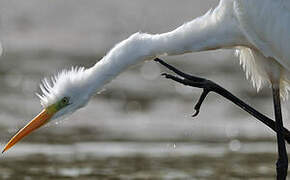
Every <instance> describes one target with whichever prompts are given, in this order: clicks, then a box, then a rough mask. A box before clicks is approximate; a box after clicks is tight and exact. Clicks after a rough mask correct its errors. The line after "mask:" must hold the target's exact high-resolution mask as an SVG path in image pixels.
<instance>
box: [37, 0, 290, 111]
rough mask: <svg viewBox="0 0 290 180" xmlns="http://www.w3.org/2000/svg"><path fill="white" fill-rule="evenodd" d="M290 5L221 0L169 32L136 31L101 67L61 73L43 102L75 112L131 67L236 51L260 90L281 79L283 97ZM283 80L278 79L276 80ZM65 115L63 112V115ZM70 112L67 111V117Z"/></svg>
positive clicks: (273, 0) (288, 54)
mask: <svg viewBox="0 0 290 180" xmlns="http://www.w3.org/2000/svg"><path fill="white" fill-rule="evenodd" d="M289 7H290V3H289V1H287V0H221V1H220V3H219V5H218V7H216V8H215V9H214V10H209V11H208V12H207V13H206V14H205V15H203V16H201V17H199V18H196V19H194V20H192V21H190V22H187V23H185V24H183V25H182V26H180V27H178V28H177V29H175V30H173V31H171V32H167V33H163V34H155V35H151V34H146V33H140V32H138V33H135V34H133V35H131V36H130V37H129V38H128V39H126V40H124V41H122V42H120V43H119V44H117V45H116V46H115V47H114V48H112V49H111V50H110V51H109V52H108V54H107V55H106V56H105V57H103V58H102V59H101V60H100V61H99V62H98V63H96V65H95V66H93V67H91V68H89V69H82V68H81V69H72V70H65V71H64V72H61V73H59V74H58V75H57V76H56V78H52V79H53V80H52V82H51V83H50V82H47V81H44V83H43V84H44V85H43V87H44V88H43V87H42V88H41V89H42V92H43V95H41V96H40V99H41V103H42V105H43V106H44V107H47V106H49V105H51V104H54V103H55V102H57V101H59V100H60V99H61V98H63V97H64V96H69V97H70V98H71V99H72V105H71V106H69V107H67V108H69V109H70V110H69V111H74V110H76V109H78V108H79V107H82V106H84V105H85V104H86V103H87V101H88V100H89V99H90V97H91V96H92V95H93V94H94V93H95V92H96V91H98V90H100V89H101V88H102V87H103V86H104V85H105V84H106V83H108V82H109V81H110V80H112V79H113V78H114V77H116V76H117V75H118V74H119V73H121V72H122V71H124V70H125V69H126V68H127V67H129V66H131V65H133V64H136V63H138V62H142V61H144V60H150V59H152V58H154V57H157V56H160V55H178V54H184V53H189V52H197V51H205V50H214V49H220V48H233V49H236V50H237V54H238V56H239V58H240V62H241V64H242V66H243V68H244V70H245V72H246V75H247V77H248V78H250V79H251V81H252V82H253V85H254V86H255V87H256V88H257V90H259V89H261V88H262V87H263V86H264V85H265V84H267V83H269V82H272V81H274V80H276V79H277V78H278V80H279V82H280V88H281V96H282V97H284V98H286V97H287V96H288V93H287V91H288V90H289V80H288V78H287V77H288V76H287V73H288V71H289V69H290V61H289V60H288V59H287V57H290V51H289V50H288V48H289V47H290V36H289V35H288V30H289V29H290V21H289V19H290V13H289V12H290V11H289ZM276 76H277V77H276ZM62 114H63V113H62ZM64 114H65V113H64Z"/></svg>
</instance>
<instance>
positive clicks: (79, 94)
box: [3, 68, 93, 152]
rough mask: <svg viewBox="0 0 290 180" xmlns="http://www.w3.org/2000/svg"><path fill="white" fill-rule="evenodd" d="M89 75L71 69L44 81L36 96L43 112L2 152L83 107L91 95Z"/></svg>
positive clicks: (76, 69)
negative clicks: (49, 123)
mask: <svg viewBox="0 0 290 180" xmlns="http://www.w3.org/2000/svg"><path fill="white" fill-rule="evenodd" d="M89 73H90V72H89V71H88V70H85V69H84V68H71V69H70V70H63V71H61V72H59V73H58V74H57V75H55V76H53V77H51V79H50V80H49V79H44V80H43V81H42V83H41V84H40V89H41V91H42V93H41V94H37V96H38V97H39V98H40V102H41V105H42V106H43V110H42V111H41V112H40V114H38V115H37V116H36V117H35V118H34V119H32V120H31V121H30V122H29V123H28V124H27V125H26V126H24V127H23V128H22V129H21V130H20V131H18V133H17V134H16V135H15V136H14V137H13V138H11V140H10V141H9V142H8V143H7V145H6V146H5V148H4V150H3V152H5V151H6V150H8V149H9V148H10V147H12V146H13V145H14V144H16V143H17V142H18V141H19V140H21V139H22V138H23V137H25V136H26V135H28V134H30V133H31V132H32V131H34V130H35V129H37V128H39V127H41V126H43V125H44V124H46V123H48V122H50V121H52V120H54V119H57V118H59V117H62V116H64V115H67V114H70V113H73V112H74V111H76V110H77V109H80V108H81V107H83V106H85V105H86V104H87V103H88V101H89V99H90V97H91V95H92V94H93V90H92V89H91V86H90V85H89V84H90V82H89V80H88V76H89Z"/></svg>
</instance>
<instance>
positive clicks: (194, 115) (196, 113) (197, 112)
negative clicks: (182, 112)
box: [191, 110, 199, 117]
mask: <svg viewBox="0 0 290 180" xmlns="http://www.w3.org/2000/svg"><path fill="white" fill-rule="evenodd" d="M198 114H199V110H195V113H194V114H193V115H192V116H191V117H196V116H197V115H198Z"/></svg>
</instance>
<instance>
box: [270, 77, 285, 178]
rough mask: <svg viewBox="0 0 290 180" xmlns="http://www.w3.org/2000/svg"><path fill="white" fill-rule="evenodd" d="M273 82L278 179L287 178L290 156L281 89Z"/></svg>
mask: <svg viewBox="0 0 290 180" xmlns="http://www.w3.org/2000/svg"><path fill="white" fill-rule="evenodd" d="M277 84H278V85H276V84H273V85H272V86H273V87H272V90H273V102H274V110H275V119H276V123H275V125H276V130H277V131H276V132H277V143H278V161H277V163H276V171H277V180H285V179H286V177H287V170H288V156H287V150H286V146H285V141H284V133H283V132H284V129H283V120H282V112H281V102H280V90H279V83H277Z"/></svg>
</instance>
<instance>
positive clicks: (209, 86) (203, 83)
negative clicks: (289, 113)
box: [154, 58, 290, 143]
mask: <svg viewBox="0 0 290 180" xmlns="http://www.w3.org/2000/svg"><path fill="white" fill-rule="evenodd" d="M154 60H155V61H156V62H158V63H160V64H162V65H163V66H165V67H166V68H168V69H169V70H171V71H173V72H174V73H176V74H177V75H179V76H181V77H182V78H180V77H178V76H174V75H171V74H167V73H162V76H165V78H167V79H172V80H173V81H176V82H178V83H181V84H183V85H186V86H192V87H197V88H201V89H203V93H202V94H201V96H200V97H199V100H198V102H197V104H196V105H195V107H194V110H195V113H194V114H193V115H192V116H193V117H195V116H197V115H198V114H199V110H200V107H201V105H202V103H203V101H204V99H205V98H206V96H207V95H208V93H209V92H211V91H212V92H215V93H217V94H219V95H221V96H223V97H224V98H226V99H228V100H230V101H231V102H233V103H234V104H236V105H237V106H239V107H240V108H242V109H243V110H245V111H246V112H248V113H249V114H251V115H252V116H254V117H255V118H257V119H258V120H259V121H261V122H262V123H264V124H265V125H267V126H268V127H270V128H271V129H272V130H274V131H276V127H275V121H273V120H272V119H270V118H268V117H267V116H265V115H263V114H261V113H260V112H258V111H257V110H255V109H254V108H252V107H251V106H249V105H248V104H246V103H245V102H243V101H242V100H241V99H239V98H237V97H236V96H234V95H233V94H232V93H230V92H229V91H227V90H226V89H225V88H223V87H221V86H219V85H218V84H216V83H214V82H212V81H210V80H207V79H204V78H200V77H196V76H193V75H190V74H186V73H183V72H181V71H180V70H178V69H176V68H175V67H173V66H171V65H169V64H167V63H165V62H164V61H162V60H161V59H159V58H156V59H154ZM283 133H284V135H285V139H286V141H287V142H288V143H289V142H290V132H289V130H288V129H286V128H284V131H283Z"/></svg>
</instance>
